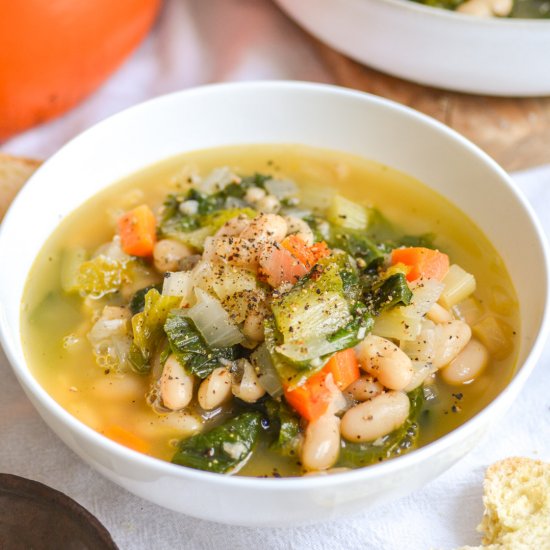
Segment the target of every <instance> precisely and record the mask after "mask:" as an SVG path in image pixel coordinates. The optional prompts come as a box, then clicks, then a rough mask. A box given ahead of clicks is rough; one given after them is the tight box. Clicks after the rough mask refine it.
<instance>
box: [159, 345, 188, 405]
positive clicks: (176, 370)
mask: <svg viewBox="0 0 550 550" xmlns="http://www.w3.org/2000/svg"><path fill="white" fill-rule="evenodd" d="M193 382H194V378H193V375H191V374H187V372H185V369H184V368H183V367H182V366H181V364H180V362H179V361H178V360H177V359H176V356H175V355H170V357H168V360H167V361H166V363H165V364H164V369H163V370H162V375H161V377H160V395H161V397H162V402H163V404H164V406H165V407H166V408H167V409H170V410H173V411H177V410H180V409H183V408H184V407H187V405H189V403H190V402H191V399H192V398H193Z"/></svg>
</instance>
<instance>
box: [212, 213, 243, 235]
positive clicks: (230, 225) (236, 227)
mask: <svg viewBox="0 0 550 550" xmlns="http://www.w3.org/2000/svg"><path fill="white" fill-rule="evenodd" d="M249 225H250V219H249V218H247V217H246V216H236V217H235V218H231V219H230V220H229V221H227V222H225V223H224V224H223V225H222V226H221V227H220V229H218V232H217V233H216V235H215V237H237V236H238V235H240V234H241V233H242V232H243V231H244V230H245V229H246V228H247V227H248V226H249Z"/></svg>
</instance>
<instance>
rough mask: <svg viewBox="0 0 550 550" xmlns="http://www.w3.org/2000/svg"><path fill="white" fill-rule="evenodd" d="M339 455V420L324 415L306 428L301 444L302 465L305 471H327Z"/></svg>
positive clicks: (328, 414)
mask: <svg viewBox="0 0 550 550" xmlns="http://www.w3.org/2000/svg"><path fill="white" fill-rule="evenodd" d="M339 453H340V419H339V418H338V417H337V416H335V415H334V414H332V413H330V412H329V413H327V414H324V415H323V416H321V417H319V418H318V419H317V420H315V421H314V422H310V423H309V424H308V426H307V428H306V433H305V436H304V442H303V444H302V452H301V457H302V464H303V466H304V468H305V469H306V470H328V469H329V468H330V467H332V466H334V464H335V463H336V461H337V460H338V454H339Z"/></svg>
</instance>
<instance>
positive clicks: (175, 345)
mask: <svg viewBox="0 0 550 550" xmlns="http://www.w3.org/2000/svg"><path fill="white" fill-rule="evenodd" d="M185 315H186V312H185V311H184V310H181V309H178V310H173V311H171V312H170V313H169V314H168V317H167V319H166V323H165V325H164V332H165V333H166V336H168V342H169V344H170V349H171V350H172V353H174V354H175V355H176V357H177V358H178V361H179V362H180V363H181V364H182V365H183V367H184V368H185V370H186V371H187V372H189V373H190V374H195V375H197V376H198V377H199V378H206V377H207V376H208V375H209V374H210V373H211V372H212V371H213V370H214V369H215V368H217V367H219V366H220V360H222V359H227V360H233V359H235V350H234V348H232V347H228V348H211V347H209V346H208V345H207V344H206V342H205V341H204V338H203V337H202V335H201V334H200V332H199V331H198V329H197V327H196V326H195V324H194V323H193V321H191V319H189V318H187V317H186V316H185Z"/></svg>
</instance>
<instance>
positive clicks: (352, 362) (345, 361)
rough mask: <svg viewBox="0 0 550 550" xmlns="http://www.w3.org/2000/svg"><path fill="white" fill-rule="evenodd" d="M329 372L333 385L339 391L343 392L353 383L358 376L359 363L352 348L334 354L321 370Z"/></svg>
mask: <svg viewBox="0 0 550 550" xmlns="http://www.w3.org/2000/svg"><path fill="white" fill-rule="evenodd" d="M323 370H324V371H326V372H331V373H332V377H333V379H334V383H335V384H336V385H337V386H338V388H339V389H340V390H345V389H346V388H347V387H348V386H349V385H350V384H351V383H352V382H355V381H356V380H357V379H358V378H359V376H360V374H359V362H358V361H357V356H356V355H355V350H354V349H353V348H348V349H345V350H342V351H339V352H337V353H335V354H334V355H333V356H332V357H331V358H330V360H329V362H328V363H327V364H326V365H325V367H324V368H323Z"/></svg>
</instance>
